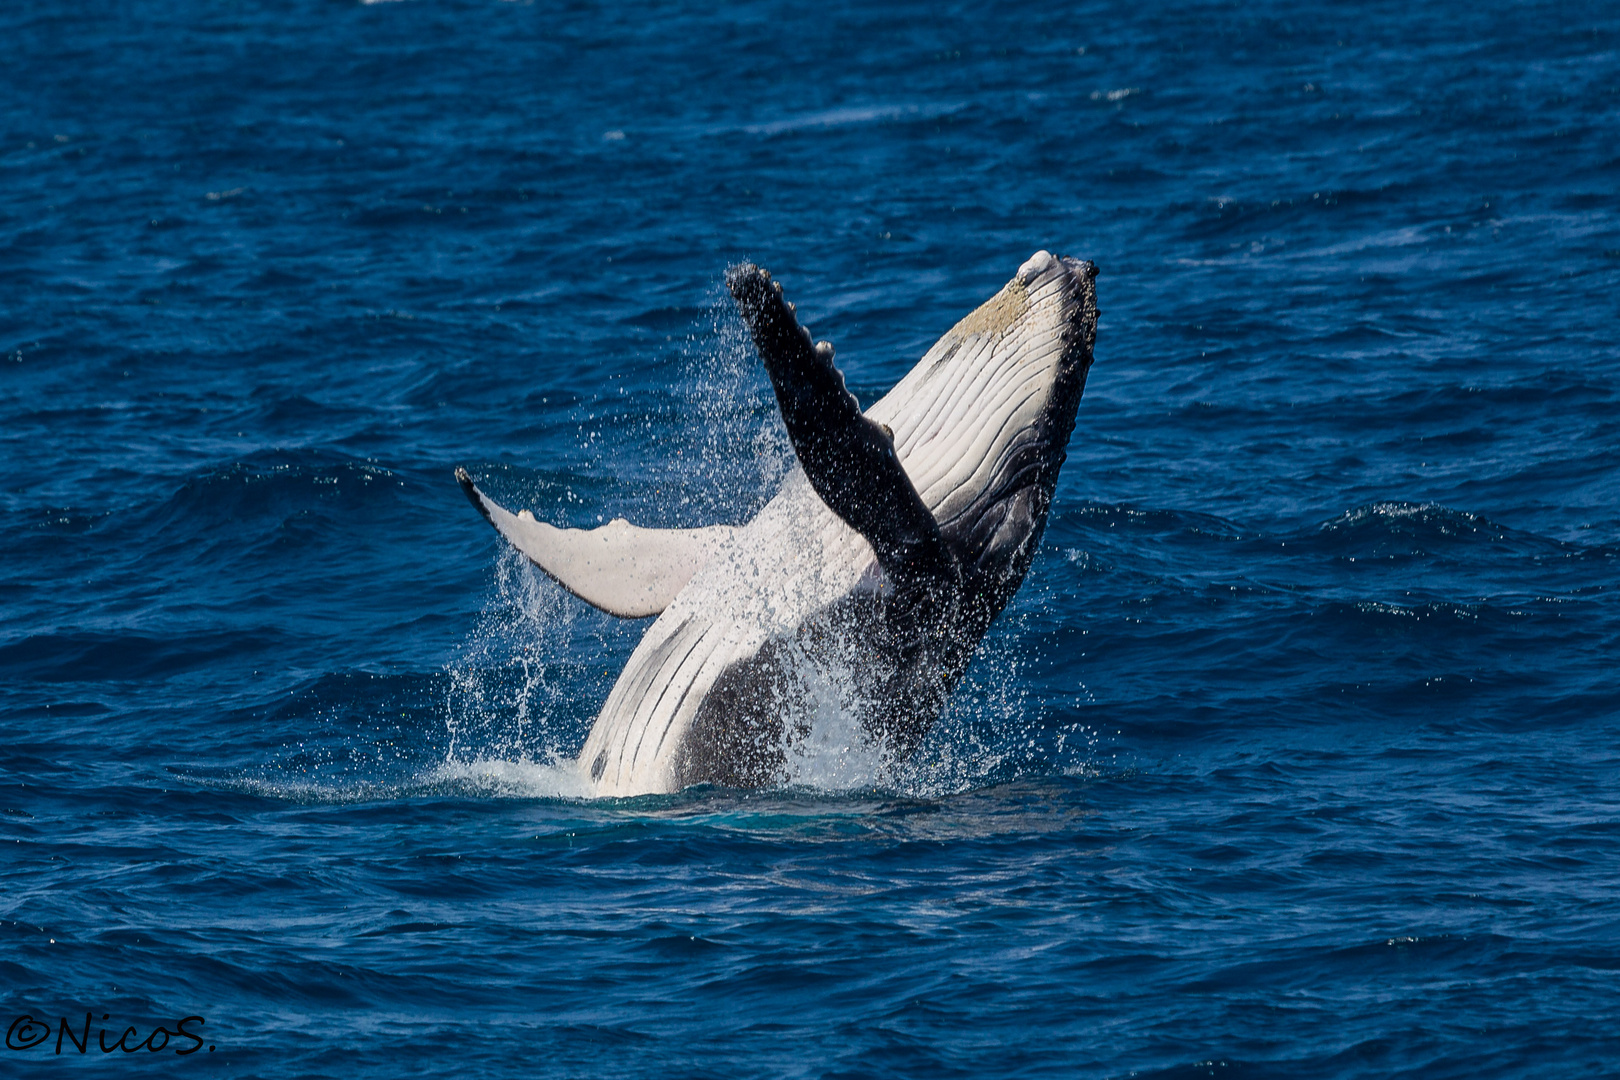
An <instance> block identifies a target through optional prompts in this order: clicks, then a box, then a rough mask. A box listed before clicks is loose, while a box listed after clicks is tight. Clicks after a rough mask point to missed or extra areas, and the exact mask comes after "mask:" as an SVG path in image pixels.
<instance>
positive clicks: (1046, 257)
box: [1017, 248, 1057, 285]
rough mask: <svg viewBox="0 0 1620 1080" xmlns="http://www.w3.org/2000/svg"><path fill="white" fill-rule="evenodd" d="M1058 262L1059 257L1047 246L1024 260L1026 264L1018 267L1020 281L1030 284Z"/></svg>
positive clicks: (1020, 282) (1021, 283)
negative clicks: (1047, 248) (1048, 249)
mask: <svg viewBox="0 0 1620 1080" xmlns="http://www.w3.org/2000/svg"><path fill="white" fill-rule="evenodd" d="M1055 262H1057V257H1056V256H1054V255H1053V254H1052V253H1051V252H1050V251H1047V250H1046V249H1045V248H1042V249H1041V250H1039V251H1037V252H1036V253H1035V254H1033V255H1031V256H1030V257H1029V258H1027V259H1025V260H1024V265H1022V266H1020V267H1019V268H1018V274H1017V277H1018V283H1019V284H1020V285H1028V284H1030V283H1031V282H1032V281H1034V280H1035V279H1036V278H1038V277H1040V276H1041V275H1042V274H1044V273H1046V271H1047V270H1048V269H1050V268H1051V266H1052V264H1053V263H1055Z"/></svg>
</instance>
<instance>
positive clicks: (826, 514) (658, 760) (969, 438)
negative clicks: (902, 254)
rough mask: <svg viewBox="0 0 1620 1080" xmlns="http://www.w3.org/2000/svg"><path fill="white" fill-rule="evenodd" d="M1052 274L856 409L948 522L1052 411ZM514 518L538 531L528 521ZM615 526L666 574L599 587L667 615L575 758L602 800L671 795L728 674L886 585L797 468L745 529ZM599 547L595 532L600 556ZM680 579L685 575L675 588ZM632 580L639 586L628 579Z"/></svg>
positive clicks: (1057, 318) (1025, 271) (605, 547)
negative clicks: (693, 733)
mask: <svg viewBox="0 0 1620 1080" xmlns="http://www.w3.org/2000/svg"><path fill="white" fill-rule="evenodd" d="M1061 278H1062V270H1061V268H1060V267H1059V264H1058V260H1056V259H1055V258H1053V257H1052V256H1050V255H1047V254H1046V253H1045V252H1041V253H1039V254H1037V255H1036V256H1035V257H1034V258H1032V259H1030V260H1029V262H1027V263H1025V264H1024V266H1023V267H1022V268H1020V271H1019V275H1018V276H1017V277H1015V278H1014V279H1013V281H1011V282H1010V283H1009V284H1008V285H1007V287H1006V288H1004V289H1003V290H1002V291H1001V292H1000V293H998V294H997V296H996V297H995V298H993V299H992V300H991V301H990V302H989V303H987V304H985V305H984V306H983V307H981V308H980V309H978V311H976V312H974V313H973V314H972V315H970V316H969V317H968V318H966V319H964V320H963V321H962V322H961V323H959V324H958V325H957V326H956V327H955V328H953V329H952V331H951V332H950V333H948V334H946V335H945V337H943V338H941V339H940V341H939V342H938V343H937V344H935V345H934V347H933V348H932V349H930V350H929V351H928V353H927V354H926V355H925V356H924V357H923V358H922V360H921V361H920V362H919V363H918V364H917V366H916V367H914V368H913V369H912V370H911V371H910V372H909V373H908V374H907V375H906V376H905V378H903V379H902V380H901V381H900V382H899V383H898V384H897V385H896V386H895V387H894V389H893V390H892V391H890V392H889V393H888V394H887V395H886V396H884V397H883V398H882V399H881V400H880V401H878V402H876V403H875V404H874V405H873V406H872V407H871V408H870V409H868V410H866V415H867V416H869V417H871V418H872V419H873V420H875V421H878V422H879V423H882V424H887V425H888V426H889V427H890V428H891V429H892V430H893V432H894V443H895V449H896V451H897V452H898V455H899V458H900V461H901V464H902V465H903V466H904V467H905V471H906V473H907V475H908V476H909V477H910V478H911V480H912V483H913V484H914V486H915V487H916V488H917V491H918V493H919V494H920V495H921V496H922V499H923V501H924V503H925V504H926V505H927V506H928V508H929V510H931V511H932V512H933V514H934V516H935V518H936V520H937V521H938V522H939V524H940V527H941V528H942V529H947V528H949V527H950V525H951V523H952V521H953V520H954V519H955V518H956V517H957V516H959V515H961V514H962V513H963V512H964V511H965V510H966V509H967V508H968V507H969V506H970V505H971V504H972V503H973V501H974V499H975V497H976V496H977V495H978V494H979V493H980V492H982V491H983V490H984V489H985V487H986V486H987V485H988V484H989V483H990V482H991V480H992V478H993V477H994V476H995V475H996V470H997V467H998V464H999V463H1001V462H1002V461H1003V460H1004V459H1005V458H1006V456H1007V455H1008V454H1009V453H1011V452H1012V451H1013V450H1014V449H1015V446H1016V443H1017V440H1018V437H1019V434H1020V433H1021V432H1024V431H1026V430H1027V429H1029V428H1030V427H1031V425H1033V424H1034V423H1035V422H1036V420H1037V419H1038V418H1039V417H1040V415H1041V413H1042V411H1043V410H1044V409H1045V408H1046V405H1047V401H1048V398H1049V396H1050V394H1051V392H1052V387H1053V385H1054V381H1055V379H1056V376H1057V370H1058V366H1059V364H1060V363H1061V361H1062V356H1063V352H1064V347H1065V341H1064V323H1065V318H1064V315H1065V312H1064V311H1063V310H1062V309H1063V307H1064V304H1065V300H1064V298H1063V296H1062V293H1063V290H1062V286H1061ZM1048 315H1049V316H1050V317H1046V316H1048ZM1031 316H1040V317H1031ZM497 509H498V508H497ZM506 516H507V517H508V518H510V517H511V515H506ZM523 517H524V518H526V519H527V520H526V521H524V522H523V526H527V527H530V528H532V527H533V526H532V525H531V524H530V523H532V521H533V519H532V518H529V517H528V515H527V514H525V515H523ZM492 520H493V519H492ZM514 521H515V519H514ZM495 523H496V526H497V528H500V529H501V531H502V532H503V533H505V534H507V535H508V537H509V538H510V539H513V541H514V543H517V544H518V546H519V547H520V548H524V549H525V550H526V551H530V550H531V549H530V545H528V544H525V543H523V542H521V541H520V540H519V539H518V538H517V537H516V536H514V535H513V532H515V531H517V529H518V528H520V526H517V525H515V524H512V525H510V526H509V527H510V528H511V530H512V531H509V527H503V522H501V521H499V520H497V521H496V522H495ZM613 527H614V528H616V529H618V530H619V532H620V533H621V534H624V536H626V537H629V534H628V533H626V530H629V531H630V532H632V533H636V532H644V533H647V534H649V535H648V537H647V538H645V542H640V543H638V542H637V540H636V538H634V537H629V538H628V539H624V540H623V543H624V545H625V546H624V550H622V551H620V552H618V554H617V555H615V556H614V557H615V558H620V559H621V561H624V560H628V559H630V558H632V556H634V555H639V556H641V557H643V558H659V559H662V560H663V561H664V564H665V570H664V572H663V573H662V574H660V575H645V576H646V577H647V580H649V581H652V582H653V584H651V585H641V584H640V583H639V582H640V578H636V577H635V575H633V574H632V575H617V576H615V575H612V574H607V575H605V576H606V577H610V578H615V580H614V582H612V583H610V584H607V585H602V586H599V587H601V588H605V589H608V590H610V591H611V590H615V589H616V590H618V591H621V592H625V591H634V590H640V592H641V593H645V594H646V596H647V597H648V598H647V599H646V600H644V601H642V602H641V608H636V606H635V604H633V603H631V604H621V605H620V607H621V608H623V609H624V610H622V611H621V612H620V613H622V614H639V613H643V610H642V609H646V608H651V609H652V610H656V607H655V606H654V605H657V606H662V604H663V603H664V602H666V600H667V606H666V607H663V610H662V613H661V614H660V615H659V616H658V619H657V620H656V621H655V622H654V623H653V624H652V625H651V626H650V627H649V628H648V629H647V632H646V635H645V636H644V637H643V638H642V639H641V642H640V644H639V645H637V646H636V649H635V652H634V653H633V654H632V655H631V657H630V660H629V662H628V663H627V664H626V665H625V668H624V671H623V673H622V674H621V675H620V676H619V679H618V682H617V683H616V684H615V685H614V687H613V690H612V692H611V693H610V694H609V696H608V699H607V703H606V704H605V705H604V706H603V708H602V711H601V713H600V714H599V716H598V718H597V721H596V724H595V726H594V728H593V729H592V730H591V733H590V736H589V738H588V739H587V740H586V743H585V747H584V749H583V750H582V751H581V753H580V757H579V763H580V765H579V767H580V768H581V769H582V770H586V776H587V779H588V780H589V781H590V783H591V786H592V788H593V789H594V790H595V792H596V793H597V794H598V795H603V796H625V795H640V794H648V793H655V792H669V791H674V790H677V789H678V787H679V777H678V776H677V767H678V764H679V754H680V749H681V745H682V741H683V740H684V739H685V738H686V736H687V734H688V732H689V731H690V729H691V727H692V723H693V719H694V718H695V717H696V716H697V714H698V710H699V708H700V707H701V705H702V703H703V701H704V699H705V697H706V696H707V695H708V693H709V691H710V690H711V689H713V687H714V686H715V683H716V680H718V679H719V678H720V677H721V675H722V674H723V673H724V672H725V671H726V670H727V669H728V668H731V667H732V666H733V665H738V664H743V663H746V662H748V661H749V660H750V659H751V658H752V657H755V656H757V655H758V654H759V653H760V650H761V648H762V647H763V646H765V645H766V644H767V643H768V642H771V641H772V640H773V639H776V640H780V641H790V640H792V639H794V638H795V637H796V635H798V634H799V632H800V630H801V628H802V627H804V626H805V624H806V623H807V621H808V620H810V619H812V618H813V617H815V616H816V615H817V614H818V613H820V612H824V611H826V610H827V609H829V608H830V607H832V606H833V605H835V604H837V603H839V602H840V601H842V600H845V599H847V598H849V597H851V596H852V595H854V594H856V593H858V592H861V591H863V590H864V591H872V590H879V589H882V588H883V587H884V586H885V582H884V578H883V573H882V571H881V569H880V568H879V566H878V563H877V558H876V556H875V555H874V553H873V550H872V548H871V546H870V545H869V544H868V543H867V542H866V540H865V539H864V538H863V537H861V536H860V534H858V533H856V532H855V531H854V530H853V529H851V528H850V527H849V526H848V525H846V524H844V522H843V521H841V520H840V519H839V518H838V517H837V516H835V515H834V514H833V512H832V511H831V510H830V509H828V508H827V506H826V505H825V504H824V503H823V502H822V501H821V499H820V498H819V497H818V496H817V495H816V493H815V491H814V490H813V489H812V488H811V486H810V483H809V481H808V480H807V479H806V478H805V475H804V473H803V471H802V470H800V469H798V468H795V469H794V470H793V472H792V473H791V474H790V475H789V476H788V478H787V479H786V480H785V481H784V483H783V484H782V487H781V490H780V491H778V492H777V494H776V495H775V497H773V498H772V499H771V501H770V502H769V503H767V504H766V506H765V507H764V509H762V510H761V511H760V512H759V514H758V515H757V516H756V517H755V518H754V519H753V520H752V521H750V522H749V523H748V524H746V525H744V526H742V527H740V528H735V529H727V528H723V527H716V528H713V529H702V530H683V531H674V530H671V531H667V532H661V533H659V534H658V535H659V537H661V539H653V538H652V536H651V534H652V533H653V531H652V530H634V528H633V527H631V526H628V525H626V524H624V523H622V522H615V523H614V526H613ZM543 528H549V526H543ZM551 531H552V532H553V533H562V532H565V531H566V530H551ZM594 532H596V533H603V532H604V530H594ZM573 535H574V536H575V537H581V536H586V535H589V534H581V533H575V534H573ZM609 541H610V538H608V537H606V536H605V535H604V536H603V537H601V538H599V543H600V545H601V550H602V551H603V552H605V553H606V552H609V550H610V545H609ZM579 543H580V544H583V541H580V542H579ZM531 557H534V556H533V555H532V551H531ZM579 557H580V558H583V556H579ZM553 558H554V557H553ZM536 561H537V562H541V564H542V566H545V561H544V560H542V559H539V558H537V559H536ZM547 569H548V570H550V571H551V572H552V573H553V574H554V575H555V576H557V577H558V578H559V579H560V580H562V581H563V582H564V584H565V585H568V586H569V587H570V588H572V589H573V590H574V591H576V592H578V593H580V594H581V595H582V596H585V598H586V599H588V600H591V599H593V598H592V597H591V596H590V595H588V594H587V590H588V589H589V588H591V587H592V586H591V584H590V583H589V575H583V576H582V577H580V578H576V579H572V580H571V579H570V578H569V577H568V576H566V575H565V574H562V573H557V571H556V570H555V569H554V568H552V567H547ZM683 573H689V574H690V577H689V578H687V579H686V580H685V581H684V585H682V584H681V577H682V575H683ZM579 580H584V581H585V582H586V583H585V584H584V585H583V586H582V585H581V584H579V583H578V581H579ZM632 580H634V581H635V582H636V584H635V585H634V586H633V587H632V586H630V585H626V584H625V582H628V581H632ZM666 594H667V595H666ZM670 597H672V598H670ZM593 602H596V601H594V600H593ZM599 606H604V607H608V609H609V610H614V608H613V606H612V605H611V604H600V605H599ZM592 774H594V776H593V775H592Z"/></svg>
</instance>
